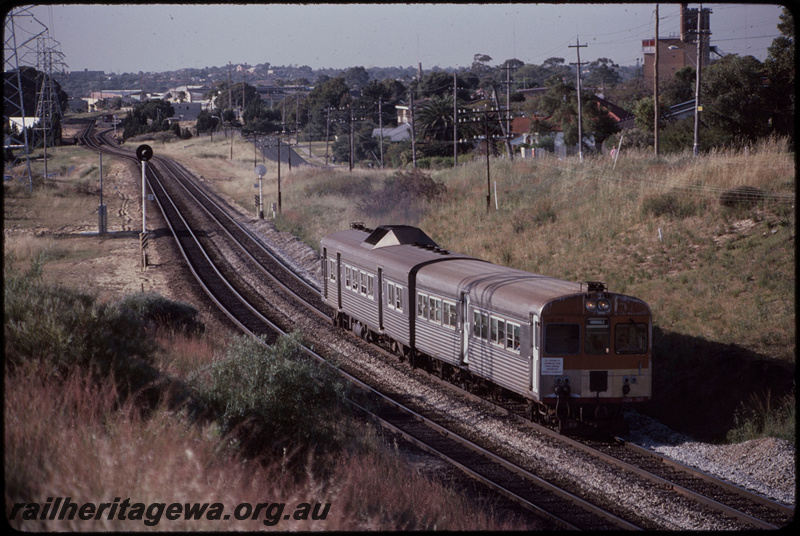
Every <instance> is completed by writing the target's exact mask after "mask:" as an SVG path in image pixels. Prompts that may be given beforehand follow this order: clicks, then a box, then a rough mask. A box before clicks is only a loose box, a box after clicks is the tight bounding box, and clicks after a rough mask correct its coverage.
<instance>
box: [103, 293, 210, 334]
mask: <svg viewBox="0 0 800 536" xmlns="http://www.w3.org/2000/svg"><path fill="white" fill-rule="evenodd" d="M119 306H120V307H122V308H126V309H129V310H130V311H132V312H133V314H134V315H135V316H136V317H137V318H139V319H140V320H141V321H142V322H144V323H145V325H146V326H147V327H161V328H166V329H168V330H171V331H178V332H181V333H202V332H203V330H204V329H205V326H203V324H202V322H200V321H199V320H198V318H197V316H198V314H199V312H198V310H197V309H195V308H194V307H193V306H191V305H189V304H188V303H183V302H177V301H172V300H168V299H167V298H165V297H163V296H161V295H160V294H157V293H155V292H147V293H144V294H132V295H130V296H127V297H126V298H124V299H123V300H122V301H121V302H120V303H119Z"/></svg>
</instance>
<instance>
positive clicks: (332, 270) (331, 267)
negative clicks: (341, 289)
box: [328, 259, 336, 281]
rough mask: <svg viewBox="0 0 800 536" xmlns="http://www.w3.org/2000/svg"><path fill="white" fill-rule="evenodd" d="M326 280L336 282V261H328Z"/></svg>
mask: <svg viewBox="0 0 800 536" xmlns="http://www.w3.org/2000/svg"><path fill="white" fill-rule="evenodd" d="M328 278H330V280H331V281H336V261H335V260H333V259H328Z"/></svg>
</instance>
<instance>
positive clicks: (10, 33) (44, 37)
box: [3, 6, 66, 190]
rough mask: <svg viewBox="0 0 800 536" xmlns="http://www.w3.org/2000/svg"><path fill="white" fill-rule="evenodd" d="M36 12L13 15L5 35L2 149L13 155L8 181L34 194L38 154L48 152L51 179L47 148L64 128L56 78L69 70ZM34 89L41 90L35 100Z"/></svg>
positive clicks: (25, 10)
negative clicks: (33, 153)
mask: <svg viewBox="0 0 800 536" xmlns="http://www.w3.org/2000/svg"><path fill="white" fill-rule="evenodd" d="M32 7H33V6H24V7H17V8H14V9H12V10H11V11H10V12H9V14H8V16H7V17H6V20H5V21H4V32H3V35H4V43H3V73H4V81H3V110H4V112H3V116H4V117H3V119H4V129H3V132H4V136H3V148H4V151H5V153H6V154H10V155H12V156H11V158H10V159H9V161H6V160H5V158H4V168H5V172H4V175H5V176H4V179H6V178H7V177H8V178H13V179H17V180H19V181H20V182H21V183H23V184H24V185H27V186H28V189H29V190H33V174H32V172H31V151H32V150H33V149H36V148H38V147H44V150H45V160H44V161H45V177H46V176H47V145H48V144H50V145H51V146H52V143H53V139H54V132H55V131H58V132H60V124H61V107H60V105H59V102H58V96H57V95H56V89H55V83H54V80H53V74H54V73H56V72H64V68H65V67H66V66H65V64H64V62H63V61H62V60H63V55H62V54H61V52H60V51H59V50H58V49H59V43H58V42H57V41H55V40H54V39H53V38H52V37H51V36H50V32H49V30H48V28H47V26H45V25H44V24H42V23H41V22H40V21H39V20H38V19H37V18H36V17H35V16H34V14H33V13H32V12H31V8H32ZM26 67H30V68H33V69H35V71H31V70H29V69H26ZM34 73H36V74H34ZM31 77H34V78H33V79H31ZM30 87H35V88H36V90H35V97H34V98H32V95H31V94H30V89H28V88H30ZM26 89H27V91H26ZM26 93H27V94H26Z"/></svg>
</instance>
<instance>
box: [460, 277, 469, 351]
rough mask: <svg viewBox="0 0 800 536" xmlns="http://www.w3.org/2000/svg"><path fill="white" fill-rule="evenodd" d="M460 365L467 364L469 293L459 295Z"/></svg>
mask: <svg viewBox="0 0 800 536" xmlns="http://www.w3.org/2000/svg"><path fill="white" fill-rule="evenodd" d="M459 329H460V330H461V364H462V365H468V364H469V334H470V324H469V292H462V293H461V324H460V326H459Z"/></svg>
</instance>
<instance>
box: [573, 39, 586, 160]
mask: <svg viewBox="0 0 800 536" xmlns="http://www.w3.org/2000/svg"><path fill="white" fill-rule="evenodd" d="M586 47H587V45H582V44H581V42H580V38H578V39H576V40H575V44H574V45H569V48H574V49H577V50H576V51H577V53H578V63H570V65H575V66H576V69H575V70H576V71H578V158H579V159H580V161H581V162H583V123H582V118H581V116H582V115H583V114H582V112H581V65H583V64H582V63H581V49H582V48H586Z"/></svg>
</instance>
